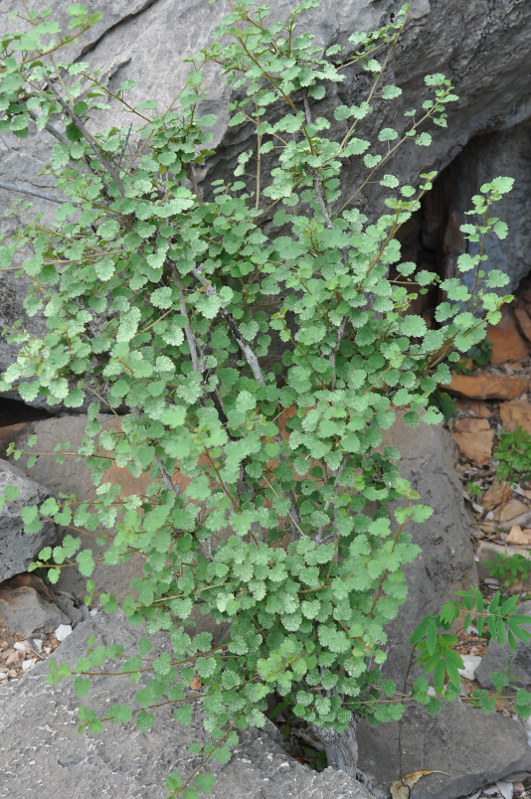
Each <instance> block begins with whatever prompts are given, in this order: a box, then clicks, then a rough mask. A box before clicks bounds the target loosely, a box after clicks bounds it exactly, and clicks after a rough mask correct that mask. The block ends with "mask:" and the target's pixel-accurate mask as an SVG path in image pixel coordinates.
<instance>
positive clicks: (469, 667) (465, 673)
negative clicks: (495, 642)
mask: <svg viewBox="0 0 531 799" xmlns="http://www.w3.org/2000/svg"><path fill="white" fill-rule="evenodd" d="M462 660H463V666H464V668H462V669H458V671H459V674H460V675H461V677H466V679H467V680H473V679H474V676H475V674H476V669H477V667H478V666H479V664H480V663H481V658H480V656H479V655H463V656H462Z"/></svg>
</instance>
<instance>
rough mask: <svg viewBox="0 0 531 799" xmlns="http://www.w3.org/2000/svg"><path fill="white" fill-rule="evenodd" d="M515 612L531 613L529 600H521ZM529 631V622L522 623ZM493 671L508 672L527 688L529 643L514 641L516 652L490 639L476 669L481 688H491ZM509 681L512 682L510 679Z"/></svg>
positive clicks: (530, 675) (530, 662) (530, 677)
mask: <svg viewBox="0 0 531 799" xmlns="http://www.w3.org/2000/svg"><path fill="white" fill-rule="evenodd" d="M517 613H519V614H527V615H531V601H527V602H522V604H521V605H520V607H519V608H518V611H517ZM522 626H523V628H524V629H525V630H527V631H528V632H530V633H531V624H524V625H522ZM493 672H502V673H510V674H512V675H513V676H514V678H515V679H516V682H518V683H519V684H520V685H522V686H524V687H527V688H529V686H530V685H531V643H528V644H524V642H523V641H519V640H518V641H517V642H516V652H513V650H512V649H511V647H510V646H509V644H507V643H505V644H503V645H502V646H500V644H497V643H496V641H494V640H492V639H491V640H490V641H489V644H488V646H487V651H486V652H485V656H484V657H483V658H482V660H481V663H480V664H479V666H478V668H477V669H476V679H477V680H478V681H479V683H480V684H481V686H482V687H483V688H492V674H493ZM511 682H513V681H512V680H511Z"/></svg>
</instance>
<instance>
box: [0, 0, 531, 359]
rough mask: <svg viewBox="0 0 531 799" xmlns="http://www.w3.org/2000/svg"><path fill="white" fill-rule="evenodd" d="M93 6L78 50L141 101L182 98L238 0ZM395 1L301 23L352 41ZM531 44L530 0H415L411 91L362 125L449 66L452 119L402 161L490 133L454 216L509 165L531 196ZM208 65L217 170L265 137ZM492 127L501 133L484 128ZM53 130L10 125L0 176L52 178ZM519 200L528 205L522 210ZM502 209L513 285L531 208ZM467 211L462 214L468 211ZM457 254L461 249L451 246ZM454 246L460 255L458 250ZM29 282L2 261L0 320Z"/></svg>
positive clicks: (75, 53) (427, 160) (110, 116)
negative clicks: (15, 131) (242, 123)
mask: <svg viewBox="0 0 531 799" xmlns="http://www.w3.org/2000/svg"><path fill="white" fill-rule="evenodd" d="M47 5H48V1H47V0H39V2H36V3H33V4H32V7H35V8H37V9H38V8H39V7H46V6H47ZM68 5H70V0H57V2H56V3H54V12H55V13H56V14H57V15H58V17H59V18H60V19H65V16H66V14H65V10H66V7H67V6H68ZM271 5H272V6H273V7H274V10H273V16H274V17H275V18H277V19H281V18H282V19H285V18H286V17H287V16H288V14H289V11H290V9H291V7H292V5H293V3H292V0H276V1H275V3H272V4H271ZM89 6H90V10H91V11H102V12H103V13H104V18H103V20H102V21H101V22H100V23H98V24H97V25H96V27H95V28H94V29H92V30H90V31H88V32H87V33H86V34H85V36H84V37H83V38H82V40H81V42H80V43H76V44H74V45H72V46H71V47H70V51H69V53H68V55H69V57H70V58H72V59H75V58H83V59H85V60H87V61H89V63H90V64H91V65H92V66H93V67H94V68H98V69H100V70H101V71H102V74H104V75H110V76H111V84H110V85H111V88H113V87H115V88H117V87H118V86H119V84H120V83H121V82H122V81H123V80H128V79H133V80H136V81H137V86H136V87H135V88H134V89H133V90H132V91H131V93H130V94H129V100H130V102H131V103H132V104H133V105H134V104H137V103H139V102H141V101H143V100H146V99H152V98H157V99H158V100H159V101H160V106H159V107H160V109H165V108H167V107H168V106H169V105H170V104H171V103H172V101H173V99H174V98H175V96H176V95H177V93H178V91H179V89H180V88H181V87H182V85H183V82H184V80H185V76H186V72H187V69H188V65H186V64H183V58H185V57H187V56H192V55H193V54H194V53H198V51H199V50H200V49H201V48H202V47H205V46H206V45H207V43H208V41H209V38H210V35H211V33H212V31H213V30H214V28H215V27H216V25H217V24H218V23H219V21H220V20H221V18H222V16H223V15H224V14H225V13H226V12H227V11H228V10H229V5H228V2H227V0H220V2H218V3H216V4H215V5H211V4H210V3H209V2H208V0H181V2H179V3H175V2H174V0H158V1H157V2H155V0H132V2H130V1H129V0H116V2H113V3H112V4H109V3H106V2H105V1H104V0H92V2H90V3H89ZM396 8H397V4H396V2H395V0H382V2H379V3H373V2H370V1H369V0H345V2H342V3H337V2H336V0H322V3H321V7H320V8H316V9H312V10H311V11H310V12H308V13H307V14H305V15H304V16H303V18H302V20H301V23H300V25H301V29H309V30H312V31H313V32H315V36H316V42H317V43H319V44H322V45H323V46H329V45H330V44H332V43H336V42H339V43H341V44H344V45H346V44H347V39H348V36H349V35H350V34H351V33H352V32H353V31H354V30H369V29H374V28H377V27H379V26H380V25H382V24H385V23H386V22H387V21H388V20H389V18H390V14H391V13H392V12H395V11H396ZM13 11H19V12H20V11H21V7H20V4H19V0H4V2H2V4H1V5H0V29H1V30H10V29H12V28H13V26H18V27H19V28H20V27H23V26H24V24H25V23H24V22H23V20H21V19H17V20H15V21H12V20H10V19H9V15H10V13H11V12H13ZM530 46H531V26H530V25H529V18H528V8H527V3H526V1H525V0H471V2H468V3H462V2H460V0H448V2H445V3H437V2H429V0H416V2H415V3H414V6H413V10H412V14H411V18H410V20H409V23H408V28H407V30H406V32H405V33H404V35H403V38H402V39H401V40H400V41H399V43H398V45H397V47H396V48H395V52H394V54H393V58H392V61H391V65H390V67H389V71H388V73H387V75H386V82H387V83H396V84H398V85H400V86H401V87H402V89H403V91H404V93H403V95H402V97H401V98H399V100H398V101H397V102H393V103H391V104H381V105H379V106H378V107H377V109H376V110H375V112H374V113H373V114H372V115H371V116H370V118H369V119H368V120H366V124H365V127H364V129H363V130H361V129H360V132H361V133H362V134H363V135H366V136H369V137H370V136H371V134H373V133H374V131H375V130H378V129H380V127H382V126H390V127H395V126H396V125H398V124H399V123H400V121H401V120H403V117H402V113H403V111H404V110H405V109H407V108H411V107H413V106H415V105H416V106H420V104H421V102H422V100H423V99H424V97H425V91H424V88H425V87H424V83H423V79H424V76H425V75H426V74H428V73H434V72H444V73H445V74H446V75H447V76H448V77H449V78H450V79H451V80H452V81H453V82H454V84H455V86H456V91H457V93H458V94H459V96H460V100H459V102H458V103H456V104H453V105H452V106H451V109H450V114H449V120H448V123H449V124H448V128H447V129H442V128H436V130H435V133H436V136H435V137H434V144H433V146H432V147H430V148H423V147H417V146H414V145H413V144H411V145H410V146H408V147H406V148H405V149H403V150H401V151H400V153H399V155H398V157H397V158H396V159H395V160H394V162H393V168H392V171H393V173H394V174H395V175H396V176H397V177H398V178H399V179H400V181H401V182H410V181H412V180H413V179H414V178H415V177H416V176H417V175H418V174H419V173H420V172H422V171H425V170H428V169H429V170H432V169H436V170H440V169H443V168H444V167H446V166H447V165H448V164H449V163H450V162H451V161H452V160H453V159H454V158H455V157H456V156H458V154H459V153H460V152H461V151H462V150H463V148H464V147H465V146H467V145H468V143H469V142H472V140H474V142H476V143H477V142H479V143H477V144H476V143H471V144H470V145H469V146H468V149H467V151H466V162H467V167H466V170H465V171H466V175H463V179H462V180H460V187H457V188H455V187H454V188H455V198H453V199H452V208H453V210H455V214H454V216H455V215H456V218H458V217H459V215H460V213H461V211H462V210H463V209H464V208H465V207H467V203H468V196H469V194H470V193H475V192H476V191H477V190H478V188H479V185H481V183H483V182H484V181H485V180H488V179H490V178H492V177H494V176H495V174H497V173H498V172H499V171H502V172H508V173H510V175H511V176H513V177H515V179H516V182H517V184H518V185H519V186H520V189H518V192H519V193H518V198H521V197H523V198H527V199H526V202H528V197H529V192H528V189H527V186H528V183H527V182H526V181H528V180H529V177H528V176H527V177H525V170H526V165H528V158H529V155H528V153H529V147H528V146H527V144H526V142H527V141H528V137H529V123H526V122H525V120H527V118H528V117H529V110H530V104H531V101H530V99H529V94H528V87H527V81H526V79H525V75H526V68H527V58H528V53H529V50H530ZM346 72H348V70H347V71H346ZM206 77H207V81H209V82H210V87H209V90H208V99H207V100H206V101H205V103H204V105H205V109H204V110H205V111H206V112H208V113H212V112H214V113H217V114H218V115H219V119H218V123H217V126H216V127H215V128H214V144H218V143H220V148H219V151H218V154H217V155H216V157H215V158H214V159H212V162H211V163H210V164H209V166H208V169H207V171H208V173H210V174H211V175H212V177H214V178H218V177H223V176H232V173H233V168H234V159H235V156H236V154H237V153H238V152H240V151H241V150H242V149H246V148H247V147H249V146H252V145H253V143H254V142H253V135H252V131H251V130H249V129H247V128H245V127H242V128H236V129H235V128H228V127H227V104H228V99H229V90H228V89H227V88H226V87H225V86H224V84H223V82H222V80H221V79H220V78H219V76H216V75H215V74H214V73H213V71H212V70H210V71H209V70H207V71H206ZM364 88H365V87H364V85H363V81H360V80H358V79H356V80H354V79H353V78H352V77H348V76H347V79H346V80H345V82H344V83H343V84H341V85H340V86H339V88H338V89H337V94H336V93H334V92H331V93H330V94H329V95H328V96H327V97H326V98H325V99H324V100H323V101H321V102H320V103H318V104H317V105H316V108H315V112H316V114H319V115H321V116H328V117H332V113H333V109H334V107H335V106H336V105H338V104H340V103H352V102H354V101H355V100H356V98H357V97H358V96H359V93H360V91H363V89H364ZM129 121H130V120H126V119H124V117H123V116H121V117H120V116H119V115H118V114H117V112H116V111H112V112H109V113H106V114H102V115H101V116H99V117H98V119H97V120H93V121H92V127H93V128H94V129H95V128H97V127H104V126H107V125H110V124H116V123H120V124H121V123H127V124H128V123H129ZM520 123H522V124H520ZM491 133H493V135H495V136H498V137H499V140H498V139H488V140H485V139H481V140H479V139H474V137H477V136H484V135H486V134H489V135H490V134H491ZM526 137H527V138H526ZM53 141H54V140H53V139H52V138H51V137H50V136H48V134H46V133H44V134H37V133H33V135H30V136H29V137H28V138H27V139H23V140H21V139H16V138H15V137H13V136H10V135H8V134H2V137H1V138H0V182H3V183H4V184H10V185H17V186H19V187H22V188H30V189H35V188H39V187H41V188H42V187H44V189H46V188H47V187H48V188H49V179H47V178H45V177H39V172H40V170H41V168H42V165H43V164H44V163H45V162H46V161H47V160H48V158H49V155H50V150H51V146H52V144H53ZM485 142H487V143H485ZM471 147H472V151H470V148H471ZM474 148H476V149H474ZM476 152H477V155H474V153H476ZM500 152H501V153H502V155H499V153H500ZM487 166H488V168H487ZM489 172H494V174H488V173H489ZM359 178H360V173H359V164H358V162H357V161H356V160H355V159H353V163H352V165H351V166H350V167H347V168H346V169H345V172H344V176H343V185H344V190H345V196H346V197H347V196H348V192H349V189H350V187H355V186H357V185H358V183H359ZM458 189H459V190H458ZM382 191H383V190H382V188H381V187H379V186H378V185H377V184H373V185H371V186H370V187H368V188H367V190H366V191H365V194H364V195H363V196H362V197H361V198H360V202H361V205H362V206H365V207H366V208H367V207H369V206H370V207H371V209H374V206H375V204H376V205H377V206H378V207H380V206H381V202H382V200H383V194H382ZM21 196H23V195H17V194H15V193H14V192H13V191H9V190H6V189H2V188H0V209H7V208H8V207H9V206H10V204H11V203H12V202H13V200H14V199H15V198H17V197H21ZM55 207H56V206H52V204H51V203H47V202H44V201H41V200H36V201H35V205H34V209H35V211H42V210H44V211H45V212H46V213H53V211H54V210H55ZM512 208H514V209H518V210H515V211H514V212H513V211H512ZM502 213H504V214H507V215H509V216H510V217H511V219H510V220H509V221H510V222H511V221H512V232H511V237H510V239H508V240H507V241H504V242H501V243H500V244H499V246H496V247H495V248H494V250H492V258H491V261H489V265H490V267H491V268H505V267H506V266H507V264H509V265H510V269H511V270H512V272H513V278H512V282H511V286H510V287H509V288H512V287H514V284H515V282H517V280H518V276H521V275H522V274H523V270H525V269H526V268H527V267H526V266H523V264H522V258H523V257H524V256H525V253H526V252H528V250H529V244H530V242H529V236H530V235H531V234H530V233H529V231H528V230H527V229H524V227H523V225H522V224H521V222H522V220H523V219H525V213H524V212H523V211H522V209H521V208H520V203H519V201H518V202H513V200H512V199H511V200H509V205H508V206H506V207H505V208H503V209H502ZM500 215H501V214H500ZM458 221H459V222H460V221H463V220H460V219H459V218H458ZM16 224H17V219H16V217H9V218H7V219H3V220H1V221H0V234H1V233H7V234H9V233H11V232H12V231H13V229H14V227H15V225H16ZM455 257H456V254H455V253H452V255H451V258H454V259H455ZM448 258H449V259H450V260H451V258H450V255H449V256H448ZM23 292H24V283H23V281H20V279H16V278H15V277H14V274H13V272H6V273H2V275H1V277H0V329H2V328H3V327H4V326H8V325H11V324H13V323H14V321H15V320H16V319H18V318H20V317H23V316H24V314H23V311H22V307H21V303H22V299H23ZM29 328H30V330H31V331H32V332H33V333H34V334H38V333H39V332H42V330H43V320H42V319H41V318H40V317H35V318H33V319H32V320H30V322H29ZM15 353H16V346H15V345H12V344H7V342H5V341H4V342H3V343H2V344H1V346H0V369H4V368H5V367H6V366H7V365H8V364H9V363H10V362H11V361H12V360H13V358H14V357H15Z"/></svg>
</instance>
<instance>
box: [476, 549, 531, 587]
mask: <svg viewBox="0 0 531 799" xmlns="http://www.w3.org/2000/svg"><path fill="white" fill-rule="evenodd" d="M530 554H531V550H530ZM485 567H486V568H487V569H488V571H489V576H490V577H494V578H496V579H497V580H499V581H500V582H501V583H502V584H503V585H506V586H508V585H514V584H515V583H519V582H520V581H521V580H527V578H528V577H529V575H530V574H531V561H530V560H529V558H526V556H525V555H524V554H523V553H522V552H515V553H514V554H513V555H509V554H506V553H498V554H496V555H495V556H494V560H489V561H486V563H485Z"/></svg>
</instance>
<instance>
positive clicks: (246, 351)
mask: <svg viewBox="0 0 531 799" xmlns="http://www.w3.org/2000/svg"><path fill="white" fill-rule="evenodd" d="M192 274H193V276H194V277H195V279H196V280H198V281H199V282H200V283H201V285H202V286H203V288H204V289H205V294H206V295H207V297H219V295H218V292H217V291H216V289H215V288H214V286H213V285H212V284H211V283H209V281H208V280H207V279H206V278H205V276H204V275H203V273H202V272H201V271H200V270H199V269H198V268H197V267H194V268H193V269H192ZM218 313H219V314H220V315H221V316H222V317H223V319H224V320H225V322H226V323H227V325H228V327H229V329H230V331H231V333H232V335H233V336H234V338H235V339H236V342H237V344H238V346H239V348H240V349H241V351H242V354H243V357H244V358H245V360H246V361H247V363H248V364H249V367H250V369H251V372H252V373H253V377H254V379H255V380H256V381H257V382H258V383H260V385H261V386H265V385H266V382H265V380H264V375H263V373H262V369H261V368H260V363H259V361H258V358H257V356H256V355H255V353H254V351H253V350H252V349H251V347H250V346H249V345H248V344H247V342H246V341H245V340H244V339H243V338H242V335H241V333H240V331H239V330H238V327H237V325H236V322H235V321H234V319H233V318H232V316H231V314H230V313H229V312H228V311H226V310H225V308H220V309H219V311H218Z"/></svg>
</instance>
